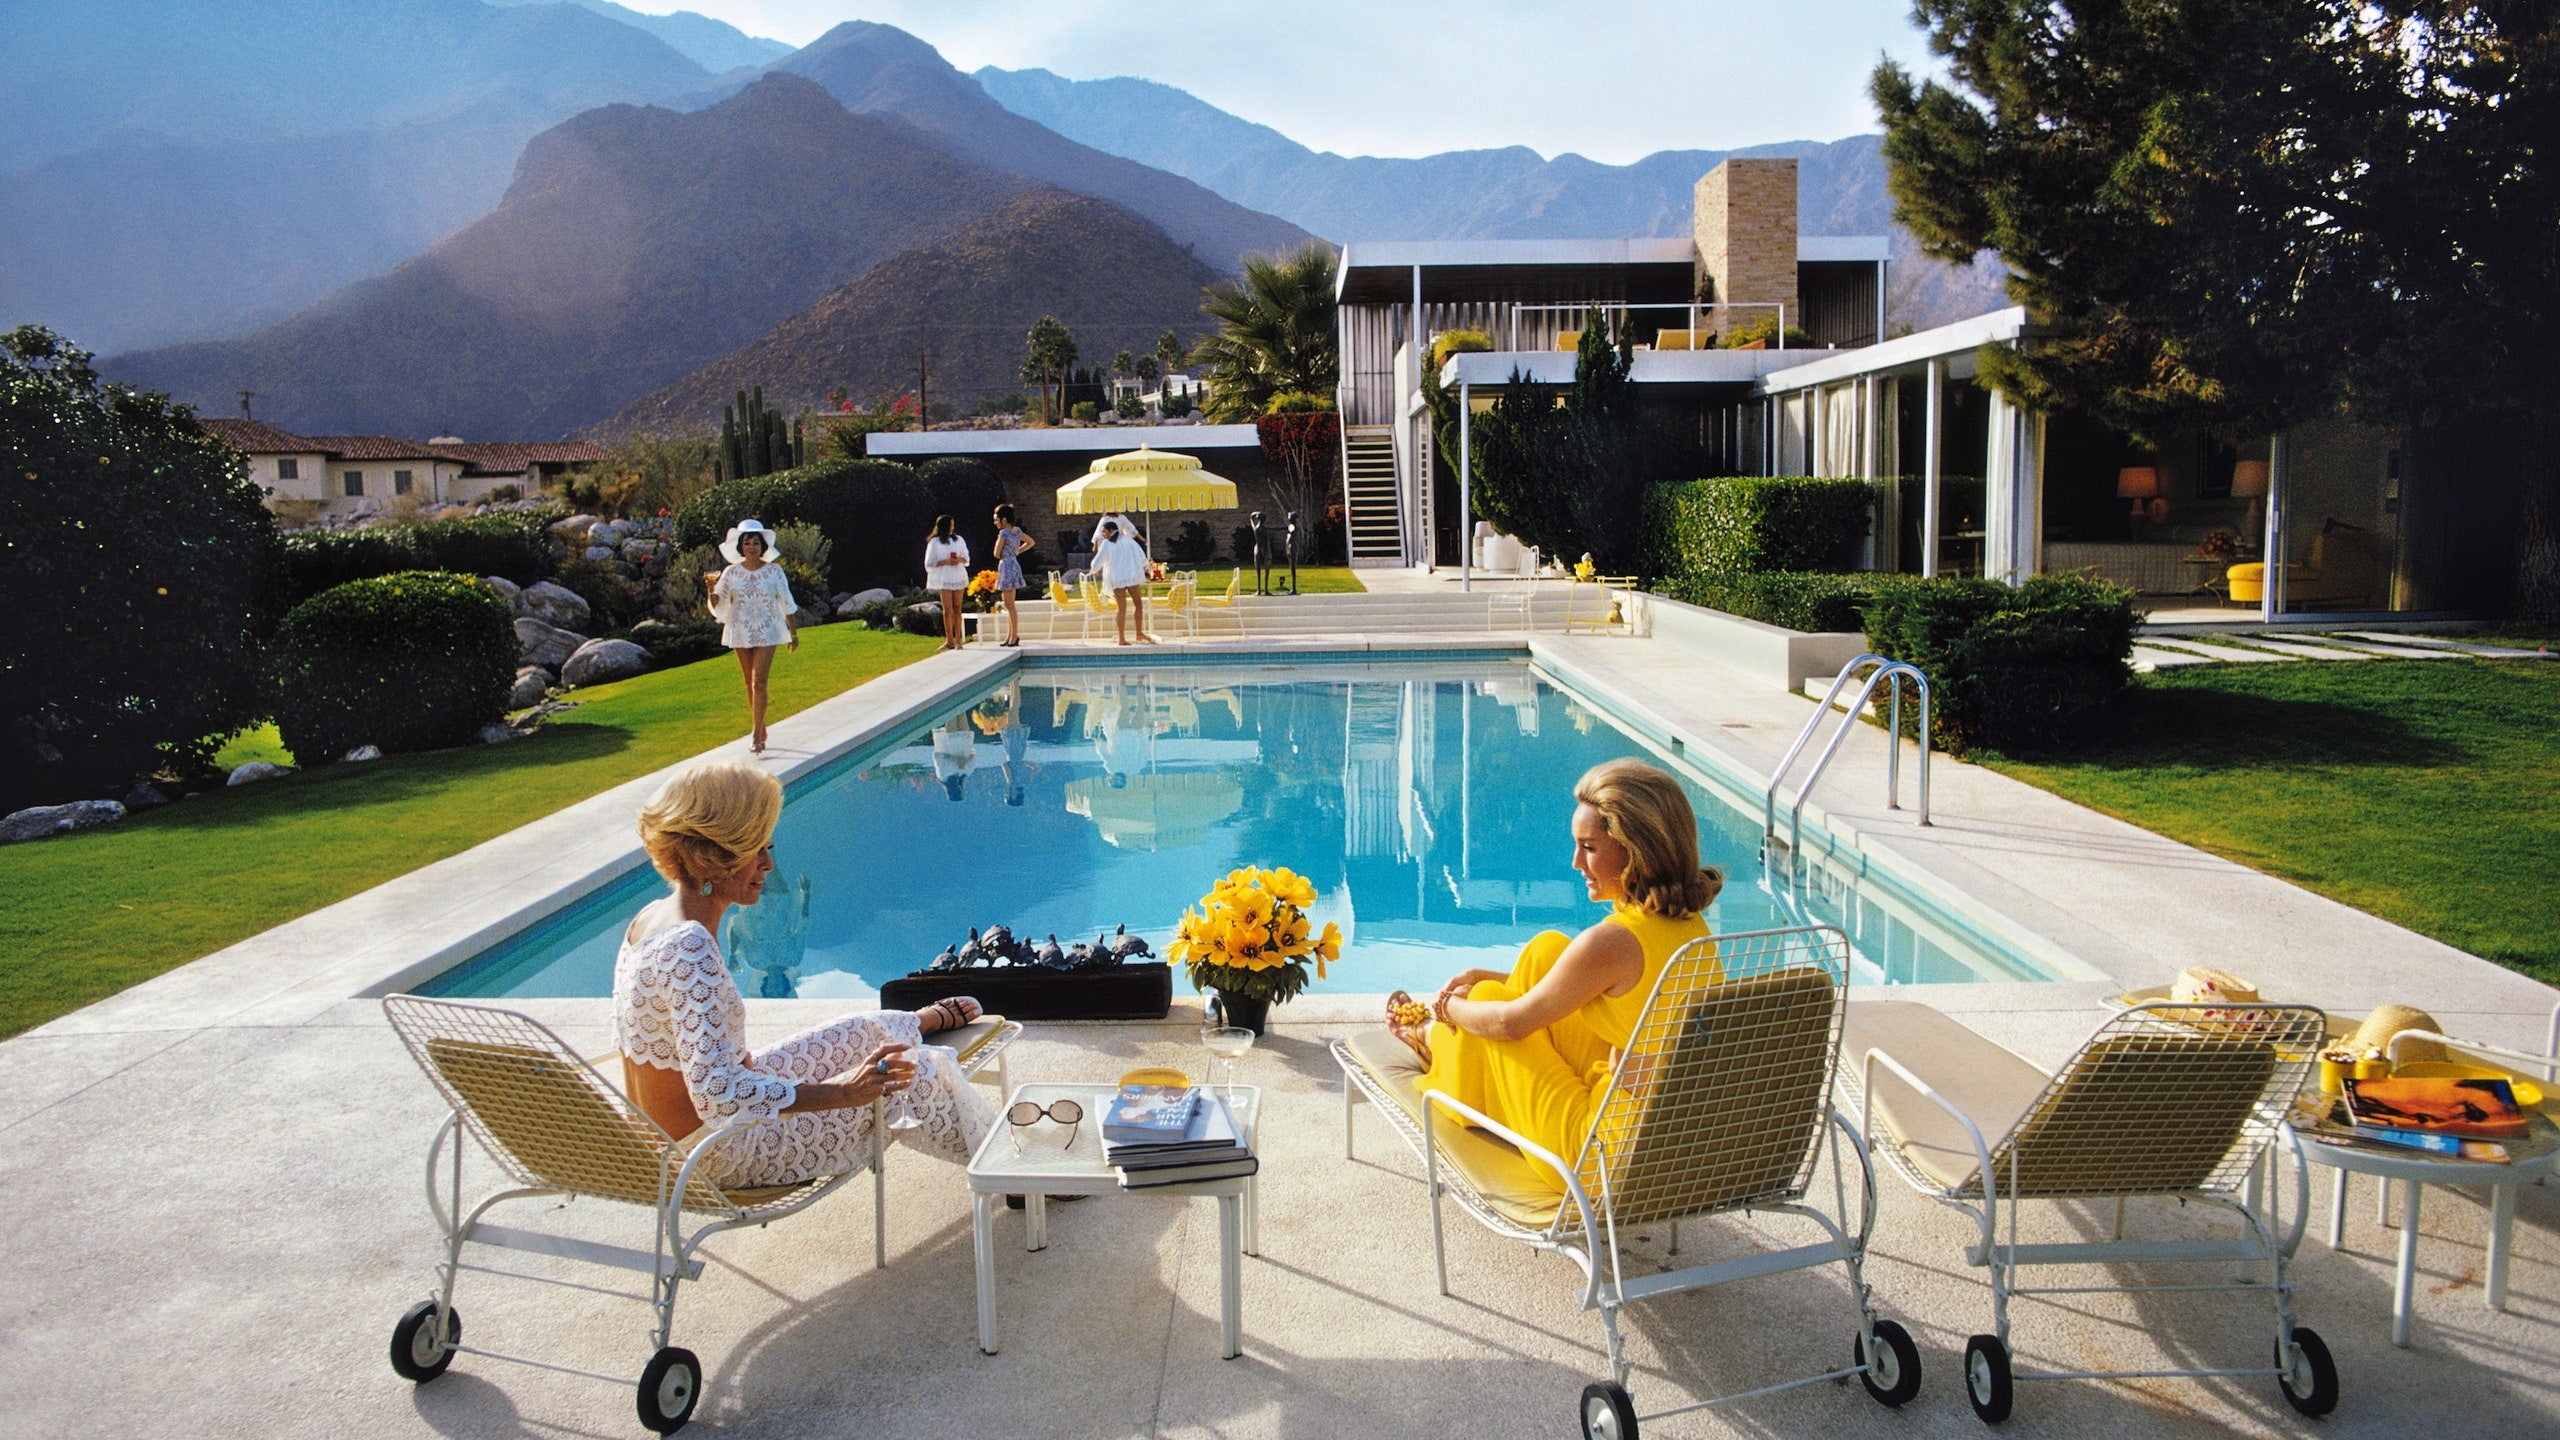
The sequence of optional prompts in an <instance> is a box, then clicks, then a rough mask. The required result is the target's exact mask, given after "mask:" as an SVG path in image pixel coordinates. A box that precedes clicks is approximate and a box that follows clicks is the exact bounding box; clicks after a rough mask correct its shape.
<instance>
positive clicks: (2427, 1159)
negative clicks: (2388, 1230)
mask: <svg viewBox="0 0 2560 1440" xmlns="http://www.w3.org/2000/svg"><path fill="white" fill-rule="evenodd" d="M2300 1138H2301V1143H2302V1152H2303V1155H2304V1158H2306V1159H2308V1160H2309V1161H2310V1162H2311V1163H2312V1164H2314V1165H2326V1166H2329V1167H2330V1168H2331V1169H2332V1170H2334V1171H2335V1172H2336V1173H2335V1175H2334V1176H2333V1177H2332V1178H2331V1181H2330V1187H2329V1248H2330V1249H2332V1250H2335V1249H2338V1248H2340V1247H2341V1246H2343V1245H2344V1244H2346V1239H2347V1174H2348V1172H2349V1171H2353V1172H2355V1173H2356V1174H2359V1175H2371V1176H2374V1177H2376V1178H2378V1179H2379V1180H2381V1182H2382V1183H2383V1185H2384V1187H2385V1189H2386V1190H2387V1189H2388V1188H2389V1186H2390V1184H2391V1182H2392V1181H2394V1180H2397V1181H2399V1182H2401V1184H2402V1185H2403V1187H2404V1189H2403V1192H2402V1195H2401V1197H2400V1265H2399V1272H2398V1274H2397V1275H2396V1276H2394V1278H2393V1280H2392V1286H2391V1343H2392V1344H2394V1345H2398V1346H2401V1347H2402V1348H2404V1349H2405V1348H2407V1346H2408V1344H2409V1295H2410V1290H2411V1288H2412V1285H2413V1283H2414V1281H2415V1278H2416V1276H2417V1271H2418V1197H2419V1196H2420V1194H2422V1193H2423V1192H2424V1191H2425V1189H2426V1187H2427V1186H2429V1185H2485V1186H2487V1187H2489V1266H2488V1268H2489V1274H2488V1283H2487V1284H2486V1285H2485V1286H2483V1287H2482V1289H2483V1293H2484V1297H2485V1298H2486V1300H2487V1302H2488V1305H2489V1308H2490V1309H2492V1310H2504V1309H2506V1308H2507V1256H2508V1253H2509V1251H2510V1250H2512V1249H2513V1243H2512V1242H2513V1240H2514V1237H2515V1228H2516V1187H2517V1186H2519V1185H2530V1184H2532V1183H2533V1182H2534V1181H2536V1180H2539V1179H2541V1178H2542V1177H2544V1176H2546V1175H2549V1174H2551V1173H2553V1167H2554V1165H2555V1164H2560V1126H2554V1125H2553V1124H2552V1123H2551V1122H2550V1121H2549V1120H2548V1119H2546V1118H2544V1117H2543V1116H2541V1115H2538V1114H2537V1115H2535V1116H2534V1117H2533V1121H2532V1127H2531V1130H2530V1133H2528V1134H2527V1135H2526V1136H2525V1138H2524V1139H2522V1140H2510V1141H2507V1142H2506V1145H2507V1151H2508V1153H2509V1154H2511V1155H2513V1156H2514V1157H2515V1158H2514V1159H2512V1160H2510V1161H2508V1162H2507V1163H2506V1164H2504V1165H2498V1164H2494V1163H2490V1162H2487V1161H2480V1160H2454V1159H2448V1158H2445V1157H2442V1156H2436V1155H2430V1154H2428V1153H2426V1152H2425V1151H2423V1150H2386V1149H2384V1148H2382V1147H2381V1146H2378V1145H2323V1144H2320V1143H2319V1142H2318V1141H2315V1140H2313V1139H2312V1138H2311V1137H2310V1136H2309V1135H2303V1136H2301V1137H2300Z"/></svg>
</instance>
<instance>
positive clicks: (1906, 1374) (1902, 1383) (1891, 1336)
mask: <svg viewBox="0 0 2560 1440" xmlns="http://www.w3.org/2000/svg"><path fill="white" fill-rule="evenodd" d="M1854 1353H1855V1354H1856V1355H1857V1357H1858V1363H1859V1364H1860V1365H1862V1366H1865V1367H1866V1368H1865V1369H1864V1370H1862V1371H1860V1372H1859V1374H1858V1383H1860V1384H1862V1385H1864V1386H1866V1387H1867V1393H1868V1394H1870V1395H1873V1396H1874V1397H1876V1403H1878V1404H1880V1405H1900V1404H1902V1403H1903V1402H1904V1401H1906V1400H1909V1399H1910V1398H1911V1397H1912V1396H1914V1395H1917V1394H1919V1393H1920V1347H1919V1346H1917V1345H1914V1344H1912V1343H1911V1332H1910V1331H1908V1330H1905V1329H1903V1328H1902V1327H1901V1326H1899V1325H1897V1324H1895V1323H1894V1322H1892V1321H1890V1320H1879V1321H1877V1322H1876V1355H1875V1358H1874V1359H1873V1360H1872V1361H1871V1360H1869V1359H1868V1358H1867V1339H1866V1337H1865V1336H1863V1335H1861V1336H1859V1337H1858V1339H1857V1343H1856V1345H1855V1347H1854Z"/></svg>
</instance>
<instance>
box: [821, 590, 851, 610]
mask: <svg viewBox="0 0 2560 1440" xmlns="http://www.w3.org/2000/svg"><path fill="white" fill-rule="evenodd" d="M852 598H853V592H852V591H850V590H839V591H837V592H836V593H834V594H833V595H830V596H828V597H827V608H828V609H830V610H833V609H835V608H837V607H838V606H840V605H842V604H844V602H846V601H847V600H850V599H852Z"/></svg>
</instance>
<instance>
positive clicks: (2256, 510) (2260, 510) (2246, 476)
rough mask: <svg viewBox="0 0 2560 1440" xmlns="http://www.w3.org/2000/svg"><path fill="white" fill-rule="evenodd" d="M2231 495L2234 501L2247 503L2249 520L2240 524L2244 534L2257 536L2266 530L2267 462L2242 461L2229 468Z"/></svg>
mask: <svg viewBox="0 0 2560 1440" xmlns="http://www.w3.org/2000/svg"><path fill="white" fill-rule="evenodd" d="M2231 494H2232V497H2233V498H2234V499H2245V500H2247V501H2248V502H2249V518H2248V519H2246V520H2244V521H2242V522H2240V523H2241V528H2242V530H2243V531H2244V533H2246V534H2249V535H2257V534H2259V533H2261V532H2262V531H2264V530H2265V529H2266V525H2267V521H2266V504H2267V462H2266V461H2264V460H2243V461H2241V462H2240V463H2239V464H2237V465H2234V466H2232V467H2231Z"/></svg>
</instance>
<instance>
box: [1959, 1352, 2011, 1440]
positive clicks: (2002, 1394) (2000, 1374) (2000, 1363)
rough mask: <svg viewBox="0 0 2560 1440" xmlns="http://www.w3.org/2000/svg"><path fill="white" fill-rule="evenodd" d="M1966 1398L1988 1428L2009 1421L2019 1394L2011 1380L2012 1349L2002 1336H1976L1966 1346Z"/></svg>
mask: <svg viewBox="0 0 2560 1440" xmlns="http://www.w3.org/2000/svg"><path fill="white" fill-rule="evenodd" d="M1964 1398H1966V1399H1967V1400H1970V1401H1972V1402H1973V1413H1974V1414H1976V1415H1979V1416H1981V1417H1982V1423H1983V1424H1985V1425H1997V1424H1999V1423H2000V1422H2001V1421H2003V1420H2006V1419H2008V1418H2009V1405H2010V1402H2011V1401H2013V1400H2015V1399H2016V1398H2017V1390H2016V1387H2015V1386H2014V1385H2013V1384H2012V1383H2011V1381H2010V1379H2009V1347H2008V1346H2006V1345H2004V1344H2002V1343H2000V1337H1999V1336H1997V1335H1976V1336H1974V1337H1973V1338H1972V1339H1970V1340H1967V1341H1966V1342H1964Z"/></svg>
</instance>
